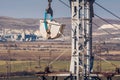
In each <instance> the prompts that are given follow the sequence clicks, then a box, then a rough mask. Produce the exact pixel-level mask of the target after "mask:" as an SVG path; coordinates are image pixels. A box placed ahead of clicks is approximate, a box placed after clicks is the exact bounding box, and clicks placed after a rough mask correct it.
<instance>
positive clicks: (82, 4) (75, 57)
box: [40, 0, 95, 80]
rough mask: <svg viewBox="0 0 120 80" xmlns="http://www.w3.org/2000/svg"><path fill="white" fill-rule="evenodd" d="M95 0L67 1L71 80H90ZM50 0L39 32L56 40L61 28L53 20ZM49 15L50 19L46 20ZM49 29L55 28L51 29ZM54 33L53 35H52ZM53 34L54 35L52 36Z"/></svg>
mask: <svg viewBox="0 0 120 80" xmlns="http://www.w3.org/2000/svg"><path fill="white" fill-rule="evenodd" d="M94 1H95V0H69V2H70V8H71V24H72V29H71V33H72V34H71V38H72V42H71V43H72V53H71V64H70V73H71V75H73V78H71V80H80V78H81V80H90V79H91V77H90V74H91V72H92V67H93V61H94V54H93V53H92V17H94V12H93V3H94ZM51 2H52V0H48V8H47V9H46V11H45V17H44V20H42V21H40V32H41V33H42V36H43V37H44V38H47V39H50V38H57V37H59V36H58V35H59V33H60V32H61V29H62V28H61V27H62V25H60V24H59V23H57V22H54V20H53V10H52V8H51ZM47 14H50V19H49V20H48V19H47ZM51 27H56V28H52V29H51ZM53 32H54V33H53ZM53 34H54V35H53Z"/></svg>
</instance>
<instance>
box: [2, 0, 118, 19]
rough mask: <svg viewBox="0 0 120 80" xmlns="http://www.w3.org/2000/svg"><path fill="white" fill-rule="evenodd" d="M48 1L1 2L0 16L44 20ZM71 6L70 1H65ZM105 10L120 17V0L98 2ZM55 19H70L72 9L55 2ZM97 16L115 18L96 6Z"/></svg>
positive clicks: (55, 0) (54, 0) (9, 0)
mask: <svg viewBox="0 0 120 80" xmlns="http://www.w3.org/2000/svg"><path fill="white" fill-rule="evenodd" d="M47 1H48V0H0V16H9V17H15V18H43V15H44V10H45V8H46V7H47ZM63 1H64V2H66V3H67V4H68V5H69V2H68V0H63ZM96 2H98V3H99V4H101V5H103V6H104V7H105V8H107V9H109V10H111V11H112V12H114V13H115V14H117V15H118V16H120V0H96ZM52 8H53V10H54V17H70V9H69V8H68V7H66V6H65V5H64V4H62V3H61V2H59V0H53V2H52ZM94 11H95V14H97V15H99V16H102V17H104V18H114V17H113V16H111V15H109V13H106V12H105V11H104V10H102V9H101V8H99V7H97V6H96V5H94Z"/></svg>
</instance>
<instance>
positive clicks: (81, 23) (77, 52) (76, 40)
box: [70, 0, 94, 80]
mask: <svg viewBox="0 0 120 80" xmlns="http://www.w3.org/2000/svg"><path fill="white" fill-rule="evenodd" d="M93 3H94V0H72V2H71V10H72V16H71V17H72V20H71V21H72V34H71V35H72V55H71V65H70V71H71V73H72V74H75V76H76V78H75V80H80V77H82V80H85V79H86V78H89V75H90V72H91V68H92V65H93V60H92V59H93V54H92V17H93Z"/></svg>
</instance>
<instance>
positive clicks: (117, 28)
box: [94, 14, 120, 30]
mask: <svg viewBox="0 0 120 80" xmlns="http://www.w3.org/2000/svg"><path fill="white" fill-rule="evenodd" d="M94 15H95V16H96V17H98V18H99V19H101V20H103V21H104V22H106V23H108V24H110V25H112V26H113V27H115V28H116V29H118V30H120V28H118V27H117V26H115V25H113V24H111V23H110V22H109V21H107V20H105V19H103V18H102V17H100V16H98V15H96V14H94Z"/></svg>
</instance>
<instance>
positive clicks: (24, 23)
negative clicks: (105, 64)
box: [0, 16, 120, 41]
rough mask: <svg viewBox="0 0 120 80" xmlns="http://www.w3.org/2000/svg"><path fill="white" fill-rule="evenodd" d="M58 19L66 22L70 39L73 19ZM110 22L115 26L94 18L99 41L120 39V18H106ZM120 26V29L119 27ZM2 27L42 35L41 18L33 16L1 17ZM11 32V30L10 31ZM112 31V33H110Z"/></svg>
mask: <svg viewBox="0 0 120 80" xmlns="http://www.w3.org/2000/svg"><path fill="white" fill-rule="evenodd" d="M55 20H56V21H58V22H60V23H63V24H66V27H65V29H64V33H63V34H64V35H65V37H64V38H65V39H66V40H70V35H71V19H70V18H56V19H55ZM106 20H107V21H108V22H110V23H111V24H112V25H114V27H113V26H112V25H110V24H108V23H106V22H104V21H102V20H100V19H97V18H94V19H93V22H94V23H95V24H97V25H98V26H99V27H97V26H95V25H94V24H93V40H94V41H96V40H97V41H98V40H100V39H105V40H111V41H112V40H113V39H114V40H118V39H120V36H119V35H120V31H119V29H120V22H119V21H118V20H112V19H106ZM116 27H117V28H116ZM118 28H119V29H118ZM0 29H1V31H2V30H3V29H10V30H11V31H12V32H13V33H17V32H19V33H20V31H26V33H35V34H37V35H40V33H39V19H31V18H26V19H25V18H19V19H18V18H11V17H3V16H1V17H0ZM9 33H10V32H9ZM108 33H110V34H108Z"/></svg>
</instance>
